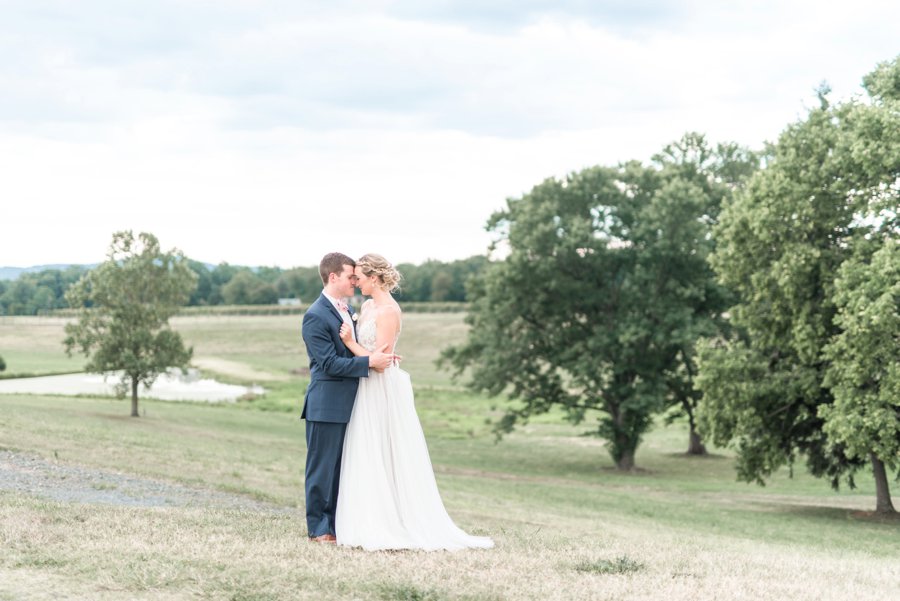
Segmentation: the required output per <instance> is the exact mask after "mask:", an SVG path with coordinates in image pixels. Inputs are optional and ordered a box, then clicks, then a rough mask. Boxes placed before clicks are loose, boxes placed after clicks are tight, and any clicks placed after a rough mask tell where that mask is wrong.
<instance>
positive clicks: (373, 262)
mask: <svg viewBox="0 0 900 601" xmlns="http://www.w3.org/2000/svg"><path fill="white" fill-rule="evenodd" d="M356 266H357V267H359V268H360V269H362V272H363V273H364V274H366V275H367V276H368V277H370V278H372V277H374V278H378V281H380V282H381V288H382V289H384V290H387V291H388V292H394V291H395V290H399V289H400V278H401V276H400V272H399V271H397V270H396V269H394V266H393V265H391V264H390V262H388V260H387V259H385V258H384V257H382V256H381V255H376V254H375V253H368V254H365V255H363V256H361V257H360V258H359V259H357V260H356Z"/></svg>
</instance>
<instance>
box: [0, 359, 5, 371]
mask: <svg viewBox="0 0 900 601" xmlns="http://www.w3.org/2000/svg"><path fill="white" fill-rule="evenodd" d="M0 371H6V361H4V360H3V357H0Z"/></svg>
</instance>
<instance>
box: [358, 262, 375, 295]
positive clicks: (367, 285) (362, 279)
mask: <svg viewBox="0 0 900 601" xmlns="http://www.w3.org/2000/svg"><path fill="white" fill-rule="evenodd" d="M356 285H357V286H358V287H359V291H360V292H362V293H363V294H364V295H366V296H372V290H373V289H375V288H377V287H378V278H376V277H370V276H367V275H366V274H364V273H363V271H362V267H357V268H356Z"/></svg>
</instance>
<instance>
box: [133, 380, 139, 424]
mask: <svg viewBox="0 0 900 601" xmlns="http://www.w3.org/2000/svg"><path fill="white" fill-rule="evenodd" d="M131 417H140V414H139V413H138V379H137V378H131Z"/></svg>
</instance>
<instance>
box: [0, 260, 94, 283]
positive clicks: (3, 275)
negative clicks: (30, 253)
mask: <svg viewBox="0 0 900 601" xmlns="http://www.w3.org/2000/svg"><path fill="white" fill-rule="evenodd" d="M69 267H85V268H92V267H96V265H76V264H56V265H33V266H31V267H0V280H16V279H18V278H19V276H20V275H22V274H23V273H34V272H38V271H44V270H46V269H59V270H60V271H62V270H64V269H68V268H69Z"/></svg>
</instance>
